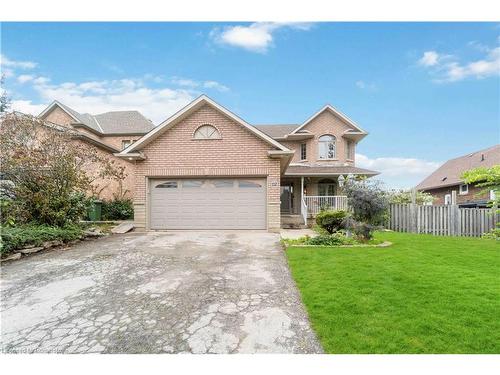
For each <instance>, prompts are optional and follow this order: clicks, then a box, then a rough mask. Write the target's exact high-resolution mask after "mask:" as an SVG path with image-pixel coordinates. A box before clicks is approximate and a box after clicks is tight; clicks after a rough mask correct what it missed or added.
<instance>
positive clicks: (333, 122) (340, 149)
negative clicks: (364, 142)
mask: <svg viewBox="0 0 500 375" xmlns="http://www.w3.org/2000/svg"><path fill="white" fill-rule="evenodd" d="M303 129H305V130H308V131H310V132H311V133H313V134H314V138H310V139H305V140H302V141H293V142H281V143H282V144H283V145H285V146H286V147H288V148H289V149H290V150H295V154H294V155H293V159H292V163H300V162H302V161H301V160H300V144H301V143H305V144H306V154H307V160H306V162H307V163H318V162H321V163H325V164H327V165H344V164H345V163H348V164H349V165H354V160H347V159H346V147H347V139H345V138H343V137H342V134H343V133H344V132H345V131H346V130H348V129H351V127H350V126H348V125H347V124H346V123H345V122H344V121H343V120H341V119H340V118H338V117H337V116H335V115H334V114H333V113H331V112H330V111H324V112H323V113H321V114H320V115H318V116H317V117H316V118H315V119H314V120H312V121H311V122H310V123H309V124H307V125H306V126H305V128H303ZM325 134H331V135H334V136H335V138H336V139H337V140H336V159H334V160H324V159H319V157H318V155H319V154H318V139H319V137H321V136H322V135H325ZM352 144H353V147H356V146H355V143H354V142H353V143H352Z"/></svg>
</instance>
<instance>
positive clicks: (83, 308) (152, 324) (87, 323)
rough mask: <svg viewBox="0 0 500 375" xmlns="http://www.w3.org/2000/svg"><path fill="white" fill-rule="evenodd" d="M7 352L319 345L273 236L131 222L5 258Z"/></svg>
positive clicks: (313, 349) (277, 349)
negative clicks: (69, 243) (126, 227)
mask: <svg viewBox="0 0 500 375" xmlns="http://www.w3.org/2000/svg"><path fill="white" fill-rule="evenodd" d="M1 310H2V311H1V323H2V325H1V328H2V336H1V347H2V350H3V351H4V352H18V353H22V352H27V353H32V352H60V353H179V352H187V353H264V352H265V353H318V352H321V347H320V345H319V344H318V341H317V340H316V337H315V335H314V333H313V332H312V331H311V328H310V326H309V322H308V319H307V316H306V314H305V312H304V308H303V306H302V304H301V302H300V298H299V295H298V292H297V290H296V287H295V284H294V282H293V281H292V279H291V276H290V273H289V270H288V267H287V263H286V259H285V256H284V253H283V250H282V249H281V247H280V245H279V236H278V235H277V234H270V233H264V232H248V231H247V232H224V233H219V232H205V233H203V232H177V233H172V232H168V233H167V232H163V233H129V234H124V235H115V236H112V237H109V238H105V239H100V240H94V241H86V242H83V243H80V244H78V245H76V246H75V247H74V248H72V249H69V250H62V249H61V250H54V251H49V252H44V253H39V254H37V255H34V256H30V257H27V258H24V259H21V260H19V261H14V262H10V263H7V264H2V301H1Z"/></svg>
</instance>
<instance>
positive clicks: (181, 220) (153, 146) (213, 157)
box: [116, 95, 377, 231]
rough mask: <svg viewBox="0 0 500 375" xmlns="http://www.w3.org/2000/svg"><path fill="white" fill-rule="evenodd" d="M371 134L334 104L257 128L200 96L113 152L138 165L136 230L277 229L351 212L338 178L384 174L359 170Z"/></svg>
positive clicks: (135, 201)
mask: <svg viewBox="0 0 500 375" xmlns="http://www.w3.org/2000/svg"><path fill="white" fill-rule="evenodd" d="M366 135H367V133H366V132H365V131H364V130H362V129H361V128H360V127H359V126H358V125H356V124H355V123H354V122H353V121H352V120H350V119H349V118H347V117H346V116H345V115H343V114H342V113H340V112H339V111H337V110H336V109H335V108H333V107H332V106H330V105H327V106H325V107H323V108H322V109H321V110H320V111H318V112H317V113H315V114H314V115H313V116H311V117H310V118H309V119H308V120H306V121H305V122H304V123H302V124H294V125H255V126H253V125H250V124H248V123H247V122H245V121H244V120H243V119H241V118H239V117H238V116H236V115H235V114H234V113H232V112H230V111H229V110H227V109H226V108H224V107H222V106H221V105H219V104H217V103H216V102H214V101H213V100H211V99H210V98H208V97H207V96H205V95H202V96H200V97H199V98H198V99H196V100H194V101H193V102H191V103H190V104H188V105H187V106H186V107H184V108H183V109H181V110H180V111H179V112H177V113H175V114H174V115H173V116H171V117H170V118H168V119H167V120H165V121H164V122H162V123H161V124H159V125H158V126H156V127H155V128H154V129H152V130H151V131H149V132H148V133H147V134H145V135H144V136H142V137H141V138H139V139H137V141H136V142H134V143H133V144H131V145H130V146H128V147H127V148H125V149H124V150H123V151H121V152H119V153H117V154H116V156H117V157H119V158H123V159H124V160H128V161H130V162H133V163H134V165H135V169H134V175H135V183H134V185H135V186H134V209H135V223H136V225H137V226H139V227H145V228H146V229H265V230H270V231H274V230H278V229H279V228H280V225H281V222H282V220H281V219H282V216H283V215H296V218H299V219H300V220H302V221H305V220H306V219H307V217H308V216H310V215H313V214H314V213H316V212H317V211H318V210H319V209H320V207H322V206H330V207H333V208H345V206H346V197H344V196H342V195H341V194H340V189H339V178H340V180H342V179H345V178H348V177H352V176H367V177H369V176H373V175H375V174H377V172H374V171H370V170H366V169H361V168H357V167H356V166H355V148H356V144H357V143H358V142H359V141H360V140H361V139H363V138H364V137H365V136H366ZM341 176H342V177H341Z"/></svg>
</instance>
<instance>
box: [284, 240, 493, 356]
mask: <svg viewBox="0 0 500 375" xmlns="http://www.w3.org/2000/svg"><path fill="white" fill-rule="evenodd" d="M376 237H377V238H378V239H382V240H388V241H391V242H393V243H394V245H393V246H391V247H388V248H342V249H339V248H306V247H289V248H288V249H287V256H288V261H289V264H290V267H291V270H292V274H293V277H294V278H295V281H296V282H297V285H298V287H299V289H300V292H301V294H302V300H303V301H304V304H305V305H306V308H307V310H308V313H309V317H310V319H311V321H312V325H313V328H314V330H315V331H316V333H317V335H318V337H319V339H320V341H321V343H322V344H323V348H324V349H325V352H327V353H500V244H499V243H498V242H495V240H483V239H475V238H464V237H455V238H453V237H433V236H430V235H415V234H407V233H392V232H381V233H377V235H376Z"/></svg>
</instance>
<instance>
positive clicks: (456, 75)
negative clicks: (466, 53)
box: [418, 42, 500, 83]
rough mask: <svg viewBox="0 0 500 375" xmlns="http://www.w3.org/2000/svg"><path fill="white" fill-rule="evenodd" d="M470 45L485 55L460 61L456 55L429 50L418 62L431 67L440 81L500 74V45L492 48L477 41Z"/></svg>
mask: <svg viewBox="0 0 500 375" xmlns="http://www.w3.org/2000/svg"><path fill="white" fill-rule="evenodd" d="M469 45H470V46H472V47H474V48H475V49H477V50H479V51H481V52H482V53H485V56H483V57H482V58H481V59H479V60H475V61H471V62H468V63H460V62H459V61H457V58H456V57H455V56H452V55H442V54H438V53H437V52H435V51H427V52H424V55H423V56H422V58H421V59H420V60H419V61H418V62H419V64H420V65H422V66H425V67H426V68H430V69H431V73H432V74H433V75H434V76H436V79H434V81H435V82H438V83H443V82H457V81H461V80H464V79H466V78H476V79H482V78H486V77H489V76H496V75H499V74H500V47H496V48H493V49H490V48H489V47H487V46H484V45H482V44H478V43H477V42H473V43H472V44H471V43H469ZM478 46H479V47H478Z"/></svg>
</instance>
